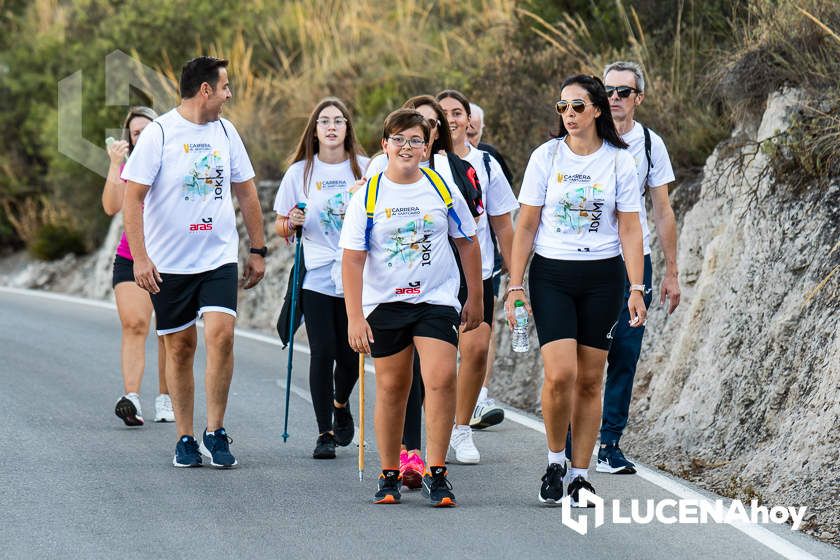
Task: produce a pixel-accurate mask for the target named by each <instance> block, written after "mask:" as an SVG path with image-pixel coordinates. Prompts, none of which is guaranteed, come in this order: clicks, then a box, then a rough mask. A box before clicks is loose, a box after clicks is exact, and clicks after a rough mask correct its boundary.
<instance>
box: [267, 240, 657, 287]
mask: <svg viewBox="0 0 840 560" xmlns="http://www.w3.org/2000/svg"><path fill="white" fill-rule="evenodd" d="M252 250H253V249H252ZM630 291H631V292H639V293H641V294H642V295H645V285H644V284H630Z"/></svg>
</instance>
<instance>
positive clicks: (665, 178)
mask: <svg viewBox="0 0 840 560" xmlns="http://www.w3.org/2000/svg"><path fill="white" fill-rule="evenodd" d="M648 131H649V132H650V163H651V166H650V175H648V162H647V156H645V131H644V129H643V128H642V125H641V124H639V123H637V122H635V121H633V128H631V129H630V131H629V132H628V133H627V134H624V135H623V136H622V137H621V139H622V140H624V141H625V142H627V144H629V145H630V148H629V150H630V153H631V154H632V155H633V159H634V160H636V169H637V170H638V178H639V197H640V199H641V201H640V203H639V219H641V221H642V235H643V236H644V246H645V255H649V254H650V228H649V227H648V221H647V210H646V209H645V175H647V186H648V187H649V188H651V189H655V188H658V187H662V186H664V185H667V184H668V183H671V182H673V180H674V170H673V168H672V167H671V159H670V158H669V157H668V149H667V148H665V142H663V141H662V138H660V136H659V135H658V134H657V133H655V132H654V131H652V130H650V129H648Z"/></svg>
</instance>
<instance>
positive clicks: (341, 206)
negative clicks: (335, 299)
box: [274, 154, 368, 296]
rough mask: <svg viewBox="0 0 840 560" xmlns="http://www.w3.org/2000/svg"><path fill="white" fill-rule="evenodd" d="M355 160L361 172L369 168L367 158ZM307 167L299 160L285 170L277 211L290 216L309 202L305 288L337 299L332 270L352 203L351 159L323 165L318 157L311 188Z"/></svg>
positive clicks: (306, 224) (312, 175)
mask: <svg viewBox="0 0 840 560" xmlns="http://www.w3.org/2000/svg"><path fill="white" fill-rule="evenodd" d="M356 160H357V161H358V163H359V169H362V170H364V168H365V167H367V163H368V158H366V157H363V156H356ZM305 167H306V162H305V161H297V162H295V163H293V164H292V165H291V166H289V169H287V170H286V173H285V175H283V180H282V181H281V182H280V188H279V189H278V190H277V196H276V197H275V199H274V211H275V212H277V213H278V214H280V215H283V216H288V214H289V211H290V210H291V209H292V208H294V206H295V205H296V204H297V203H298V202H306V219H305V220H304V222H303V245H304V251H303V256H304V261H305V262H304V264H305V266H306V276H305V277H304V279H303V288H304V289H306V290H313V291H316V292H319V293H322V294H326V295H331V296H335V295H337V293H336V287H335V283H334V282H333V281H332V277H331V275H330V268H331V267H332V264H333V262H334V261H335V260H336V259H337V258H338V251H339V250H340V249H339V247H338V238H339V236H340V235H341V226H342V224H343V223H344V214H345V212H346V209H347V205H348V204H349V202H350V188H351V187H352V186H353V184H354V183H355V182H356V178H355V176H354V175H353V169H352V168H351V167H350V160H349V159H348V160H345V161H343V162H341V163H334V164H332V163H324V162H322V161H321V160H320V159H318V154H315V159H314V160H313V164H312V171H311V175H310V177H309V181H308V183H309V186H308V187H307V188H304V176H303V173H304V168H305ZM307 191H308V192H309V196H308V197H307V195H306V192H307ZM321 269H323V270H321Z"/></svg>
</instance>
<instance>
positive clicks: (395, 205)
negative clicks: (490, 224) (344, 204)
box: [339, 175, 475, 317]
mask: <svg viewBox="0 0 840 560" xmlns="http://www.w3.org/2000/svg"><path fill="white" fill-rule="evenodd" d="M447 186H448V185H447ZM450 192H451V193H452V203H453V209H454V210H455V212H456V213H457V214H458V217H459V218H460V219H461V227H462V228H463V230H464V233H465V234H466V235H468V236H472V235H475V221H473V220H472V219H471V215H470V211H469V208H468V207H467V203H466V201H465V200H464V197H463V196H461V193H460V191H459V190H458V189H457V188H451V187H450ZM366 224H367V214H366V212H365V193H364V192H363V191H358V195H357V196H354V197H353V199H352V200H351V201H350V206H348V208H347V215H346V216H345V218H344V228H343V229H342V231H341V241H339V245H340V246H341V247H342V248H344V249H352V250H356V251H364V250H366V249H365V226H366ZM450 236H451V237H455V238H457V237H461V233H460V232H459V231H458V227H457V225H456V224H455V222H454V221H453V220H452V218H451V217H450V216H449V215H448V213H447V211H446V206H445V205H444V204H443V200H442V199H441V198H440V195H439V194H438V192H437V190H436V189H435V187H434V186H433V185H432V183H431V182H430V181H429V180H428V179H426V177H423V178H422V179H421V180H420V181H418V182H416V183H412V184H410V185H400V184H397V183H394V182H393V181H391V180H389V179H388V178H387V177H386V176H385V175H383V176H382V178H381V179H380V183H379V196H378V198H377V200H376V208H375V211H374V216H373V228H372V230H371V232H370V247H369V249H367V251H368V254H367V260H366V261H365V270H364V287H363V288H362V307H363V309H364V313H365V317H367V316H368V315H369V314H370V313H371V311H373V310H374V309H375V308H376V306H377V305H379V304H380V303H388V302H394V301H404V302H408V303H432V304H437V305H447V306H450V307H453V308H455V309H456V310H457V311H460V310H461V304H460V303H459V302H458V287H459V284H460V277H459V275H458V266H457V265H456V264H455V255H454V254H453V253H452V248H451V247H450V245H449V239H448V237H450Z"/></svg>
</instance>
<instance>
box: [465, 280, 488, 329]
mask: <svg viewBox="0 0 840 560" xmlns="http://www.w3.org/2000/svg"><path fill="white" fill-rule="evenodd" d="M482 287H483V288H484V311H483V313H484V314H483V317H482V319H481V320H482V321H484V322H485V323H487V324H488V325H490V328H491V329H492V328H493V312H494V311H495V305H496V299H495V296H494V295H493V294H494V293H495V292H494V291H493V278H492V277H490V278H488V279H487V280H484V281H482ZM458 301H460V302H461V307H463V306H464V304H465V303H466V302H467V286H466V284H461V287H460V288H459V289H458Z"/></svg>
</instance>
